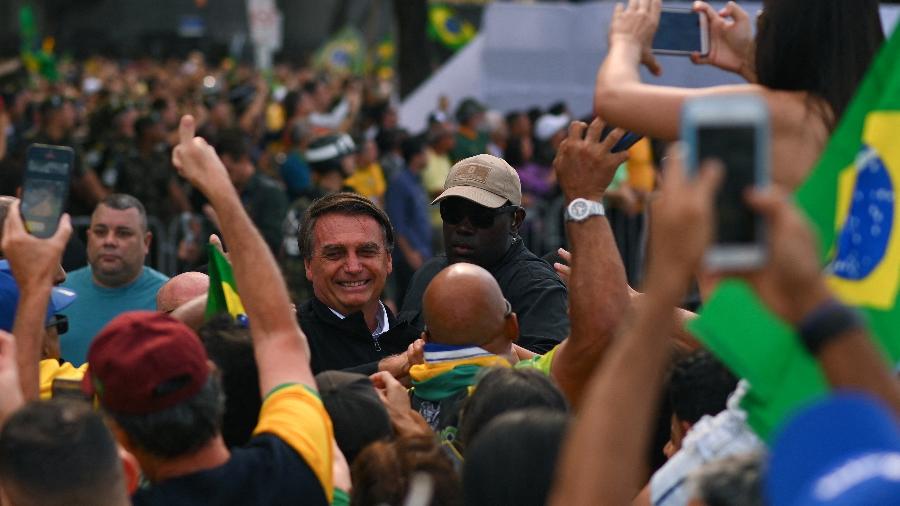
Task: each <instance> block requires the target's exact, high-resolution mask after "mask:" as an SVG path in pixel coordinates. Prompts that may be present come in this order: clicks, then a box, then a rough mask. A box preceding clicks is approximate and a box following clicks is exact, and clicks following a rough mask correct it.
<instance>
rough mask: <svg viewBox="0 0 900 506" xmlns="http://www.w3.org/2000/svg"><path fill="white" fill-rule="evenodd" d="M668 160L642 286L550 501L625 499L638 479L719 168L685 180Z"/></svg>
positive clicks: (598, 376)
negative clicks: (692, 180)
mask: <svg viewBox="0 0 900 506" xmlns="http://www.w3.org/2000/svg"><path fill="white" fill-rule="evenodd" d="M676 158H677V155H676V156H670V163H669V164H668V167H667V169H666V170H667V174H666V179H665V181H664V182H663V191H662V195H661V197H660V198H659V199H657V200H656V202H654V221H653V223H652V224H651V227H652V235H651V243H650V245H651V255H650V259H649V265H648V273H647V293H646V294H645V295H644V297H642V299H641V300H640V301H639V303H638V304H637V305H636V306H635V307H634V309H633V311H632V313H631V315H630V316H629V320H628V321H627V323H626V324H625V326H624V328H623V329H621V332H620V334H619V335H618V337H617V338H616V341H615V342H614V344H613V345H612V348H611V349H610V353H609V356H608V357H607V358H606V360H605V361H604V364H603V366H602V367H600V368H599V369H598V370H597V371H596V372H595V373H594V376H593V378H592V379H591V381H590V384H589V386H588V390H587V393H586V395H585V400H584V403H583V407H582V409H581V411H580V412H579V413H578V415H577V419H576V421H575V424H574V426H573V428H572V429H571V430H570V431H569V434H568V435H567V436H566V440H565V442H564V446H563V450H562V454H561V460H560V462H561V465H560V468H559V473H558V474H557V480H556V483H555V484H554V489H553V492H552V494H551V504H554V505H557V504H558V505H563V504H610V505H621V504H628V503H629V502H630V501H631V500H632V498H633V497H634V496H635V494H636V493H637V491H638V490H639V488H640V487H641V485H642V483H640V482H639V481H640V479H641V478H640V476H641V475H642V473H643V472H644V471H645V462H644V457H645V455H646V447H647V445H648V444H649V442H650V439H651V433H652V431H653V426H654V422H655V419H654V412H655V409H656V406H657V405H658V401H659V395H660V390H661V387H662V383H663V378H664V375H665V369H666V367H665V366H666V361H667V359H668V357H669V347H668V346H667V342H668V337H667V336H668V335H669V333H670V332H671V330H672V327H673V326H674V323H675V320H674V313H673V312H672V306H674V305H676V304H677V303H678V302H679V301H680V299H681V297H682V296H683V295H684V293H685V292H686V291H687V287H688V284H689V280H690V278H691V275H692V273H693V272H694V270H695V267H696V266H697V265H698V263H699V261H700V258H701V256H702V253H703V250H704V248H705V246H706V245H707V244H708V242H709V238H710V236H711V230H712V224H711V221H712V218H711V215H712V208H713V204H712V199H713V193H714V191H715V188H716V185H717V184H718V180H719V178H720V171H719V170H716V168H714V167H708V166H707V167H705V168H704V169H703V170H702V171H701V175H700V177H699V179H698V181H697V182H696V183H691V184H689V183H688V182H687V181H686V180H685V177H684V173H683V170H682V168H681V166H680V164H678V163H672V161H671V159H676Z"/></svg>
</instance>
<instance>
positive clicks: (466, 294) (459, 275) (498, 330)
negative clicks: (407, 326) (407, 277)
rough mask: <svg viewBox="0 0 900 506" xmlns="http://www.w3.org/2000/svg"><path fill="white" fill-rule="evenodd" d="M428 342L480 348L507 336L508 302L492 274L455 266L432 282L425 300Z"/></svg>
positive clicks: (508, 338) (510, 338)
mask: <svg viewBox="0 0 900 506" xmlns="http://www.w3.org/2000/svg"><path fill="white" fill-rule="evenodd" d="M422 311H423V315H424V317H425V325H426V326H427V327H428V332H429V334H430V337H429V340H430V341H432V342H435V343H439V344H451V345H457V346H460V345H470V346H481V347H484V346H485V345H487V344H489V343H492V342H494V341H496V340H498V339H500V340H506V341H509V342H511V341H512V339H513V338H514V337H515V336H508V335H507V334H508V332H505V328H506V327H507V318H506V317H505V316H504V314H505V313H506V299H504V297H503V292H502V291H500V285H498V284H497V280H496V279H494V276H492V275H491V273H490V272H488V271H486V270H484V269H483V268H481V267H479V266H477V265H474V264H468V263H455V264H452V265H450V266H449V267H447V268H445V269H444V270H442V271H441V272H439V273H438V275H437V276H435V277H434V279H433V280H431V283H429V285H428V288H427V289H426V290H425V295H424V296H423V299H422Z"/></svg>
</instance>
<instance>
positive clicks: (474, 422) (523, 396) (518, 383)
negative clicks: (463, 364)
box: [458, 367, 568, 447]
mask: <svg viewBox="0 0 900 506" xmlns="http://www.w3.org/2000/svg"><path fill="white" fill-rule="evenodd" d="M538 407H539V408H544V409H549V410H552V411H558V412H561V413H565V412H566V411H567V410H568V406H567V404H566V399H565V397H563V394H562V392H560V391H559V389H558V388H557V387H556V385H554V384H553V382H552V381H551V380H550V378H549V377H547V375H545V374H542V373H540V372H538V371H536V370H534V369H515V368H512V369H511V368H507V367H498V368H493V369H491V370H489V371H488V372H487V373H485V374H484V375H483V376H482V377H481V378H480V379H479V380H478V383H477V384H476V386H475V391H474V392H472V395H470V396H469V397H468V399H466V402H465V404H463V407H462V414H461V420H460V424H459V439H458V444H459V445H460V446H461V447H466V446H467V445H468V444H469V442H471V441H473V440H474V439H475V437H476V436H477V435H478V433H479V432H480V431H481V430H482V429H484V428H485V427H486V426H487V425H488V423H489V422H490V421H491V420H493V419H494V418H496V417H498V416H500V415H502V414H503V413H507V412H509V411H514V410H520V409H525V408H538Z"/></svg>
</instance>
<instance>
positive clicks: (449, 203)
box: [441, 199, 519, 228]
mask: <svg viewBox="0 0 900 506" xmlns="http://www.w3.org/2000/svg"><path fill="white" fill-rule="evenodd" d="M518 208H519V206H517V205H515V204H510V205H506V206H501V207H498V208H495V209H491V208H490V207H483V206H479V205H476V204H470V203H468V202H467V201H465V200H462V201H460V200H455V199H447V200H444V201H441V219H442V220H444V223H447V224H448V225H459V224H460V223H462V221H463V219H465V218H468V219H469V223H471V224H472V226H474V227H475V228H491V227H493V226H494V219H495V218H496V217H497V216H499V215H501V214H503V213H508V212H510V211H515V210H516V209H518Z"/></svg>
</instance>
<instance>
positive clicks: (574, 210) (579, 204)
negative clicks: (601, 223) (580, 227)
mask: <svg viewBox="0 0 900 506" xmlns="http://www.w3.org/2000/svg"><path fill="white" fill-rule="evenodd" d="M569 214H570V215H572V218H574V219H576V220H580V219H582V218H584V217H585V216H587V214H588V204H587V202H585V201H583V200H576V201H575V202H572V205H571V206H569Z"/></svg>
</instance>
